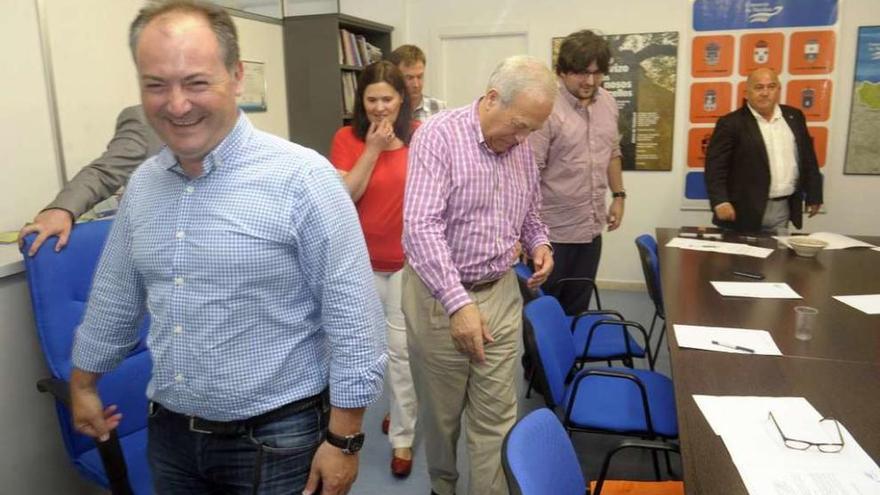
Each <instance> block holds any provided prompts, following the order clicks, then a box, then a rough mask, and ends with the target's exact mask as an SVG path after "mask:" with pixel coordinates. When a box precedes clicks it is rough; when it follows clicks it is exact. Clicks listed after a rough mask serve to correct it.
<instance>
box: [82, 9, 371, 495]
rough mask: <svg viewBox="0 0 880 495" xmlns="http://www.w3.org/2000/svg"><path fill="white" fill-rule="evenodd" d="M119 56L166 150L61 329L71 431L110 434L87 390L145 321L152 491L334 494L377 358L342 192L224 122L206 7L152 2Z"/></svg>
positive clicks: (315, 167) (212, 23) (223, 47)
mask: <svg viewBox="0 0 880 495" xmlns="http://www.w3.org/2000/svg"><path fill="white" fill-rule="evenodd" d="M131 46H132V53H133V55H134V59H135V63H136V65H137V70H138V77H139V81H140V86H141V100H142V102H143V106H144V110H145V114H146V116H147V120H148V121H149V123H150V125H151V126H152V127H153V128H154V129H155V130H156V132H157V133H158V135H159V136H160V137H161V139H162V140H163V141H164V142H165V143H166V144H167V147H165V148H163V149H162V151H160V152H159V154H158V155H156V156H155V157H153V158H151V159H149V160H147V161H146V162H145V163H144V164H143V165H142V166H141V167H140V168H138V170H137V172H135V174H134V175H133V176H132V178H131V181H130V182H129V186H128V190H127V191H126V193H125V196H124V198H123V201H122V206H121V208H120V210H119V214H118V215H117V217H116V220H115V222H114V225H113V229H112V231H111V233H110V237H109V239H108V241H107V245H106V248H105V250H104V254H103V256H102V259H101V262H100V265H99V267H98V271H97V274H96V276H95V281H94V286H93V288H92V293H91V296H90V299H89V304H88V309H87V311H86V315H85V318H84V320H83V322H82V324H81V326H80V327H79V329H78V330H77V334H76V341H75V344H74V349H73V362H74V366H75V370H74V372H73V374H72V376H71V392H72V399H73V415H74V422H75V424H76V427H77V429H79V430H80V431H81V432H83V433H85V434H88V435H91V436H93V437H96V438H99V439H101V438H104V437H106V436H107V435H108V432H109V431H110V430H111V429H112V428H114V427H115V426H116V425H118V423H119V421H120V420H122V421H124V419H122V418H120V416H119V415H118V414H116V413H115V409H114V407H113V406H112V405H111V406H109V407H106V408H105V407H104V405H103V404H102V403H101V400H100V398H99V397H98V395H97V393H96V388H95V386H96V382H97V380H98V378H99V376H100V375H101V373H105V372H107V371H109V370H111V369H113V368H114V367H115V366H116V365H117V364H118V363H119V362H120V361H121V360H122V358H123V357H124V356H125V354H126V353H127V352H128V350H129V349H130V348H131V347H132V346H134V345H135V342H136V340H137V330H136V324H137V322H138V321H139V319H140V318H141V316H142V314H143V313H144V311H149V314H150V317H151V321H152V324H151V327H150V334H149V341H148V342H149V347H150V351H151V353H152V358H153V376H152V380H151V381H150V384H149V387H148V388H147V395H148V396H149V398H150V400H151V401H152V403H151V411H150V420H149V452H148V455H149V459H150V466H151V470H152V474H153V478H154V482H155V491H156V492H157V493H163V494H165V493H175V494H176V493H260V494H270V493H272V494H274V493H301V492H302V493H314V492H316V491H317V490H318V489H319V486H320V487H321V488H320V489H321V493H322V494H325V495H327V494H342V493H347V492H348V490H349V489H350V487H351V484H352V483H353V482H354V479H355V477H356V476H357V467H358V456H357V451H358V450H359V449H360V446H361V445H362V443H363V434H362V433H361V432H360V431H361V419H362V415H363V412H364V408H365V406H367V405H368V404H370V403H372V402H373V401H375V400H376V399H378V397H379V396H380V394H381V388H382V373H383V370H384V369H385V361H386V355H385V341H384V334H385V330H384V321H383V317H382V310H381V307H380V305H379V300H378V297H377V295H376V293H375V290H374V287H373V282H372V273H371V270H370V263H369V260H368V257H367V251H366V246H365V244H364V241H363V237H362V234H361V230H360V227H359V225H358V219H357V215H356V213H355V210H354V207H353V205H352V203H351V200H350V199H349V196H348V193H346V192H345V190H344V189H343V187H342V183H341V182H340V180H339V178H338V176H337V175H336V173H335V172H334V170H333V168H332V167H331V166H330V164H329V163H328V162H327V161H326V160H325V159H324V158H322V157H321V156H320V155H318V154H317V153H316V152H314V151H312V150H309V149H305V148H302V147H300V146H297V145H295V144H292V143H290V142H287V141H285V140H283V139H280V138H277V137H275V136H271V135H269V134H266V133H263V132H260V131H258V130H257V129H255V128H254V127H253V126H252V125H251V123H250V121H249V120H248V119H247V117H246V116H245V115H244V114H242V113H241V112H239V110H238V108H237V107H236V103H235V96H236V93H237V92H239V91H240V87H241V80H242V66H241V62H240V61H239V51H238V41H237V37H236V32H235V26H234V24H233V23H232V20H231V19H230V18H229V15H228V14H227V13H226V12H225V11H224V10H223V9H222V8H220V7H215V6H212V5H210V4H204V3H201V2H195V1H173V2H163V3H160V4H153V5H151V6H149V7H146V8H144V9H142V10H141V12H140V13H139V15H138V17H137V18H136V19H135V21H134V22H133V23H132V26H131ZM328 387H329V393H328ZM328 401H329V403H328ZM328 412H329V418H328V417H327V415H328ZM328 422H329V428H328V425H327V423H328Z"/></svg>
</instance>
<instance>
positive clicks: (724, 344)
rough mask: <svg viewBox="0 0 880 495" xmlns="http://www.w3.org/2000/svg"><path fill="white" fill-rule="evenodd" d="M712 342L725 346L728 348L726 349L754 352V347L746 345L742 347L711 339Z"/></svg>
mask: <svg viewBox="0 0 880 495" xmlns="http://www.w3.org/2000/svg"><path fill="white" fill-rule="evenodd" d="M712 343H713V344H715V345H717V346H721V347H726V348H728V349H733V350H735V351H743V352H748V353H749V354H754V353H755V350H754V349H749V348H748V347H743V346H741V345H733V344H727V343H724V342H718V341H717V340H713V341H712Z"/></svg>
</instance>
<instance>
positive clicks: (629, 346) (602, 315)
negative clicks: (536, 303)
mask: <svg viewBox="0 0 880 495" xmlns="http://www.w3.org/2000/svg"><path fill="white" fill-rule="evenodd" d="M514 270H515V271H516V274H517V278H518V279H519V281H520V287H521V288H522V287H523V286H524V284H525V281H526V280H528V279H529V277H531V276H532V271H531V269H530V268H529V267H527V266H525V265H523V264H522V263H518V264H517V265H516V266H515V267H514ZM559 283H587V284H588V290H590V291H591V292H592V293H593V294H594V295H595V300H596V305H597V309H595V310H589V311H584V312H583V313H581V314H579V315H575V316H571V315H567V314H565V312H564V311H563V312H562V314H561V315H560V316H559V318H558V324H559V326H560V328H566V329H568V330H569V332H571V334H572V336H573V337H574V345H575V349H578V356H577V361H578V363H586V362H591V361H608V364H609V366H610V365H611V361H618V360H621V361H624V364H626V365H627V366H630V367H631V366H632V358H633V357H637V358H644V357H646V355H647V354H646V351H645V349H643V348H642V346H641V345H640V344H639V343H638V342H637V341H636V340H635V339H633V338H632V336H631V335H630V334H629V332H627V331H625V330H626V329H627V328H634V329H636V330H640V331H641V332H642V333H645V330H644V328H642V326H641V325H640V324H638V323H636V322H632V321H625V320H624V318H623V315H621V314H620V313H618V312H617V311H614V310H613V309H604V310H603V309H602V306H601V302H600V301H599V290H598V289H597V288H596V284H595V283H593V281H592V280H590V279H581V278H569V279H562V280H560V281H559ZM521 291H522V289H521ZM538 297H552V296H545V294H544V292H543V291H541V290H540V289H538V291H536V292H535V294H534V297H531V298H528V299H527V298H525V297H524V298H523V302H524V303H529V302H531V301H532V300H534V299H536V298H538ZM560 309H561V306H560ZM608 320H617V321H618V322H620V323H618V322H610V321H608ZM619 328H623V329H624V332H623V333H621V331H620V330H619ZM624 334H625V335H626V338H625V339H623V338H621V336H622V335H624ZM646 335H647V334H646ZM649 361H650V359H649Z"/></svg>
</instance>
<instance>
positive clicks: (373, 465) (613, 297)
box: [351, 290, 680, 495]
mask: <svg viewBox="0 0 880 495" xmlns="http://www.w3.org/2000/svg"><path fill="white" fill-rule="evenodd" d="M601 296H602V307H603V308H606V309H616V310H618V311H620V312H621V313H623V315H624V316H625V317H626V319H628V320H634V321H637V322H640V323H642V325H644V326H645V327H646V328H647V327H648V326H649V325H650V324H651V317H652V316H653V314H654V306H653V304H652V303H651V300H650V299H649V298H648V295H647V293H645V292H623V291H610V290H603V291H602V293H601ZM654 339H656V335H655V337H654ZM663 347H664V349H663V350H662V351H661V352H660V356H659V358H658V360H657V363H656V370H657V371H659V372H661V373H663V374H665V375H667V376H669V354H668V351H667V350H666V349H665V340H664V346H663ZM636 367H638V368H647V364H646V363H642V362H638V361H637V362H636ZM517 378H518V380H519V390H520V393H519V397H520V403H519V414H520V417H522V416H523V415H525V414H528V413H529V412H530V411H532V410H534V409H537V408H539V407H544V401H543V398H542V397H541V395H539V394H536V393H534V392H532V394H531V398H525V390H526V385H525V382H524V381H523V380H522V374H521V373H519V374H518V377H517ZM387 408H388V399H387V397H383V398H382V399H381V400H380V401H379V402H377V403H376V404H375V405H373V406H372V407H370V408H369V409H368V410H367V414H366V417H365V419H364V430H365V431H366V432H367V440H366V443H365V445H364V449H363V450H362V454H361V465H360V473H359V474H358V479H357V482H356V483H355V485H354V487H353V488H352V491H351V493H352V494H358V495H361V494H362V495H403V494H407V495H409V494H416V495H427V494H428V493H430V483H429V481H428V473H427V468H426V465H425V454H424V445H422V444H421V443H420V440H419V438H418V437H417V438H416V451H415V460H414V463H413V470H412V474H411V475H410V476H409V477H408V478H406V479H402V480H401V479H396V478H394V477H393V476H392V475H391V472H390V471H389V464H390V462H391V446H390V444H389V443H388V437H386V436H385V435H383V434H382V432H381V430H380V424H381V422H382V417H383V416H384V414H385V412H386V411H387ZM462 436H464V431H463V430H462ZM621 439H622V437H615V436H609V435H598V434H586V433H579V434H575V435H574V439H573V441H574V444H575V450H576V451H577V453H578V458H579V459H580V461H581V467H582V469H583V472H584V475H585V477H586V478H587V479H595V478H596V477H597V475H598V473H599V469H600V467H601V463H602V459H603V457H604V455H605V452H606V451H607V450H608V449H610V448H611V447H612V446H613V445H616V444H617V443H618V442H619V441H620V440H621ZM466 450H467V449H466V448H465V445H464V442H463V438H462V439H461V441H459V460H458V465H459V472H460V473H461V478H460V479H459V482H458V493H461V494H464V493H467V490H466V487H467V452H466ZM672 461H673V469H674V470H675V471H676V472H680V468H679V463H678V459H676V458H674V457H673V459H672ZM652 466H653V464H652V462H651V457H650V455H649V454H647V453H643V452H637V451H636V452H631V453H629V452H627V453H622V454H621V456H620V457H619V458H618V457H615V461H614V464H613V466H612V472H611V474H612V475H615V474H616V475H617V476H616V477H617V478H625V479H652V476H653V474H652V473H653V468H652Z"/></svg>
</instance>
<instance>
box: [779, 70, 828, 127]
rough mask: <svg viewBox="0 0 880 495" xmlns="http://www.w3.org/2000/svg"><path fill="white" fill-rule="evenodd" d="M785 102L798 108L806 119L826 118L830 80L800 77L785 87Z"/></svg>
mask: <svg viewBox="0 0 880 495" xmlns="http://www.w3.org/2000/svg"><path fill="white" fill-rule="evenodd" d="M785 103H786V104H788V105H791V106H793V107H797V108H800V109H801V111H802V112H804V115H805V116H806V117H807V120H811V121H824V120H828V116H829V114H830V111H831V81H830V80H828V79H800V80H796V81H789V82H788V85H787V86H786V87H785Z"/></svg>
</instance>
